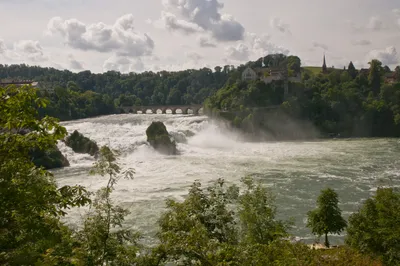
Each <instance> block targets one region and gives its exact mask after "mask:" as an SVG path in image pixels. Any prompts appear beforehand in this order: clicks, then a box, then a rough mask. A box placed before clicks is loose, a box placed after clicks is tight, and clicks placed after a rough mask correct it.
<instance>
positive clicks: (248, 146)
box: [55, 114, 400, 243]
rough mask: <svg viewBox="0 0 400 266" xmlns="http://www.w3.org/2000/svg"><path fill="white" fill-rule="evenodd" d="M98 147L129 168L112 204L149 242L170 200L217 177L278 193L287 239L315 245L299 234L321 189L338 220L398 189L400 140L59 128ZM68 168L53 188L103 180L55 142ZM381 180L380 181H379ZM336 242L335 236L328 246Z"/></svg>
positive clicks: (185, 126) (190, 122) (125, 120)
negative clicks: (168, 152) (153, 139)
mask: <svg viewBox="0 0 400 266" xmlns="http://www.w3.org/2000/svg"><path fill="white" fill-rule="evenodd" d="M152 121H162V122H164V124H165V125H166V127H167V130H168V131H169V132H170V133H171V134H172V135H173V136H174V137H175V138H176V139H177V142H178V144H177V145H178V150H179V151H180V152H181V155H179V156H164V155H161V154H159V153H157V152H156V151H154V150H153V149H152V147H150V146H149V145H148V143H147V142H146V133H145V132H146V129H147V127H148V126H149V125H150V124H151V122H152ZM63 125H64V126H65V127H66V128H67V130H68V132H70V133H71V132H73V131H74V130H78V131H79V132H81V133H83V134H84V135H85V136H87V137H89V138H91V139H93V140H95V141H96V142H97V143H98V144H99V145H108V146H110V147H111V148H113V149H118V150H120V151H121V152H122V157H121V160H120V163H121V166H122V167H123V168H134V169H135V171H136V174H135V178H134V180H121V181H120V182H119V183H118V184H117V186H116V190H115V192H114V193H113V198H114V200H115V202H116V203H118V204H120V205H122V206H124V207H126V208H128V209H130V210H131V215H130V216H129V217H128V220H127V224H129V225H132V226H133V227H134V228H138V229H139V230H140V231H141V232H143V233H144V234H145V236H146V237H147V239H148V240H149V241H151V238H152V236H153V234H154V233H155V231H156V230H157V225H156V222H157V219H158V217H159V216H160V214H161V212H162V211H163V210H164V202H165V199H166V198H168V197H173V198H176V199H178V200H182V199H183V198H184V196H185V195H186V194H187V192H188V188H189V187H190V185H191V184H192V183H193V182H194V181H195V180H200V181H201V182H202V183H203V184H204V185H209V184H210V182H212V181H214V180H217V179H218V178H224V179H225V180H227V182H228V183H236V184H238V183H239V181H240V178H241V177H243V176H246V175H252V176H254V177H255V178H257V179H260V180H261V181H262V182H263V183H264V184H265V185H266V186H268V187H270V190H271V191H272V192H273V193H275V194H276V196H277V199H276V203H277V206H278V216H279V218H283V219H289V218H293V219H294V221H295V227H294V228H293V230H292V234H294V235H296V236H298V237H301V238H304V239H313V236H312V235H311V234H310V231H309V229H307V228H305V222H306V213H307V211H309V210H311V209H312V208H314V206H315V201H316V198H317V196H318V194H319V192H320V190H321V189H324V188H326V187H327V186H329V187H331V188H333V189H335V190H336V191H337V192H338V194H339V197H340V200H341V205H340V207H341V208H342V210H343V212H344V215H345V216H346V217H348V215H349V214H351V213H352V212H354V211H356V210H357V209H358V208H359V207H360V205H361V203H362V202H363V201H364V200H365V199H366V198H368V197H369V196H371V195H372V193H373V192H374V191H375V190H376V188H377V186H379V185H382V184H390V185H394V186H399V185H400V180H399V175H400V162H399V158H400V142H399V141H398V140H394V139H358V140H332V141H314V142H263V143H254V142H252V143H249V142H244V141H242V140H241V139H242V138H241V137H240V135H239V134H237V133H235V132H232V131H230V130H227V129H226V128H224V127H221V126H220V125H218V124H217V123H214V122H212V121H209V120H208V118H207V117H205V116H187V115H132V114H126V115H113V116H105V117H98V118H92V119H84V120H78V121H70V122H66V123H63ZM59 147H60V149H61V151H62V152H63V153H64V154H65V155H66V156H67V157H68V160H69V161H70V163H71V167H68V168H65V169H61V170H57V171H55V175H56V178H57V181H58V183H59V185H74V184H81V185H83V186H86V187H87V188H88V189H89V190H91V191H95V190H97V189H99V188H101V187H102V186H105V185H106V181H107V179H106V178H103V177H100V176H89V175H88V171H89V168H90V167H91V165H92V164H93V162H94V159H93V158H92V157H91V156H89V155H82V154H76V153H74V152H73V151H72V150H71V149H70V148H68V147H66V146H65V145H64V144H62V143H60V144H59ZM382 182H383V183H382ZM84 213H85V211H84V210H73V211H71V214H70V215H69V217H68V222H69V223H70V224H79V221H80V219H81V216H82V215H83V214H84ZM341 240H342V238H340V237H339V238H333V243H335V242H338V241H339V242H340V241H341Z"/></svg>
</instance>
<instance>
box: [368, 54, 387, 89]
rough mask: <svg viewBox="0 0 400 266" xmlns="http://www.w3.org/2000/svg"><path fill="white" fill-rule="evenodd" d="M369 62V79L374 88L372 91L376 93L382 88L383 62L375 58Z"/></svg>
mask: <svg viewBox="0 0 400 266" xmlns="http://www.w3.org/2000/svg"><path fill="white" fill-rule="evenodd" d="M368 64H369V65H370V67H369V74H368V81H369V84H370V86H371V88H372V91H373V92H374V94H375V95H376V94H378V92H379V90H380V87H381V82H382V75H383V73H384V70H383V67H382V62H380V61H378V60H375V59H374V60H372V61H371V62H369V63H368Z"/></svg>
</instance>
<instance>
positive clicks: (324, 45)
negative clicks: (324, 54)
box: [312, 41, 329, 51]
mask: <svg viewBox="0 0 400 266" xmlns="http://www.w3.org/2000/svg"><path fill="white" fill-rule="evenodd" d="M312 45H313V46H314V47H315V48H321V49H323V50H325V51H327V50H328V48H329V47H328V45H326V44H324V43H320V42H316V41H314V42H313V43H312Z"/></svg>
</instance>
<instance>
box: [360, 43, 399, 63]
mask: <svg viewBox="0 0 400 266" xmlns="http://www.w3.org/2000/svg"><path fill="white" fill-rule="evenodd" d="M367 59H368V60H371V59H378V60H379V61H381V62H382V64H384V65H396V64H398V63H399V61H400V60H399V57H398V54H397V50H396V48H395V47H394V46H389V47H387V48H386V49H382V50H372V51H370V52H369V53H368V55H367Z"/></svg>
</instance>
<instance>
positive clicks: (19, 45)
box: [14, 40, 48, 62]
mask: <svg viewBox="0 0 400 266" xmlns="http://www.w3.org/2000/svg"><path fill="white" fill-rule="evenodd" d="M14 51H15V52H16V53H17V54H18V55H19V56H20V57H21V58H22V59H23V58H28V59H29V60H31V61H33V62H43V61H47V60H48V57H47V56H45V55H44V53H43V48H42V46H41V45H40V44H39V42H38V41H32V40H22V41H19V42H16V43H14Z"/></svg>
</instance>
